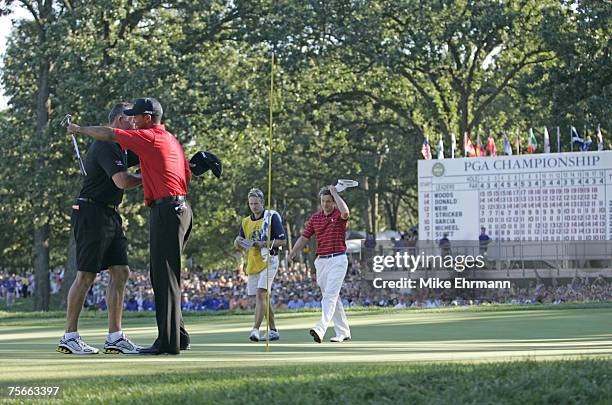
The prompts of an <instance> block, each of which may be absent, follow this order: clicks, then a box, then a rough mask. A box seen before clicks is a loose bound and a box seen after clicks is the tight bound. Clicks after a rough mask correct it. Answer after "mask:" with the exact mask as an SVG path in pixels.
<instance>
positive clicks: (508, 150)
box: [504, 131, 512, 156]
mask: <svg viewBox="0 0 612 405" xmlns="http://www.w3.org/2000/svg"><path fill="white" fill-rule="evenodd" d="M504 154H506V155H507V156H512V145H510V140H509V139H508V132H507V131H504Z"/></svg>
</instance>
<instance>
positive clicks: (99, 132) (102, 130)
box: [68, 124, 117, 142]
mask: <svg viewBox="0 0 612 405" xmlns="http://www.w3.org/2000/svg"><path fill="white" fill-rule="evenodd" d="M68 132H69V133H71V134H81V135H87V136H89V137H92V138H94V139H97V140H99V141H107V142H117V136H115V131H113V129H112V128H109V127H81V126H78V125H76V124H70V125H68Z"/></svg>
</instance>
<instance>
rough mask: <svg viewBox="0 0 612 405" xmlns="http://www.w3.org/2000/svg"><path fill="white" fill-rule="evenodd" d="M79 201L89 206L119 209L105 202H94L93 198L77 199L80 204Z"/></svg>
mask: <svg viewBox="0 0 612 405" xmlns="http://www.w3.org/2000/svg"><path fill="white" fill-rule="evenodd" d="M79 201H80V202H86V203H88V204H93V205H98V206H100V207H106V208H112V209H114V210H116V209H117V206H116V205H113V204H107V203H103V202H100V201H96V200H93V199H91V198H85V197H77V202H79Z"/></svg>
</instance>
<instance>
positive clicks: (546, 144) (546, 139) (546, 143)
mask: <svg viewBox="0 0 612 405" xmlns="http://www.w3.org/2000/svg"><path fill="white" fill-rule="evenodd" d="M544 153H550V137H549V136H548V128H546V127H544Z"/></svg>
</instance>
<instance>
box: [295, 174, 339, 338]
mask: <svg viewBox="0 0 612 405" xmlns="http://www.w3.org/2000/svg"><path fill="white" fill-rule="evenodd" d="M319 197H320V198H321V211H318V212H315V213H314V214H312V216H311V217H310V219H309V220H308V225H306V229H305V230H304V232H303V233H302V235H301V236H300V238H299V239H298V240H297V242H296V243H295V245H294V246H293V250H292V251H291V253H290V254H289V258H290V259H291V260H293V259H295V257H296V256H297V255H298V254H299V253H300V252H301V251H302V249H303V248H304V246H306V243H308V239H310V237H311V236H312V235H313V234H314V235H315V238H316V240H317V259H316V260H315V268H316V270H317V284H318V285H319V287H320V288H321V294H322V295H323V299H322V300H321V319H320V320H319V322H317V324H316V325H315V327H314V328H312V329H310V335H311V336H312V337H313V339H314V341H315V342H317V343H321V341H322V340H323V337H324V336H325V332H326V331H327V327H328V326H329V323H330V322H331V321H334V329H335V331H336V336H334V337H333V338H331V341H332V342H344V341H345V340H350V339H351V330H350V328H349V325H348V320H347V319H346V314H345V313H344V308H343V307H342V301H341V300H340V298H339V296H340V289H341V288H342V283H343V282H344V277H345V276H346V271H347V268H348V258H347V257H346V243H345V237H346V228H347V222H348V218H349V209H348V206H347V205H346V202H344V200H343V199H342V197H340V195H339V194H338V192H337V191H336V188H335V187H334V186H328V187H324V188H322V189H321V191H319Z"/></svg>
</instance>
